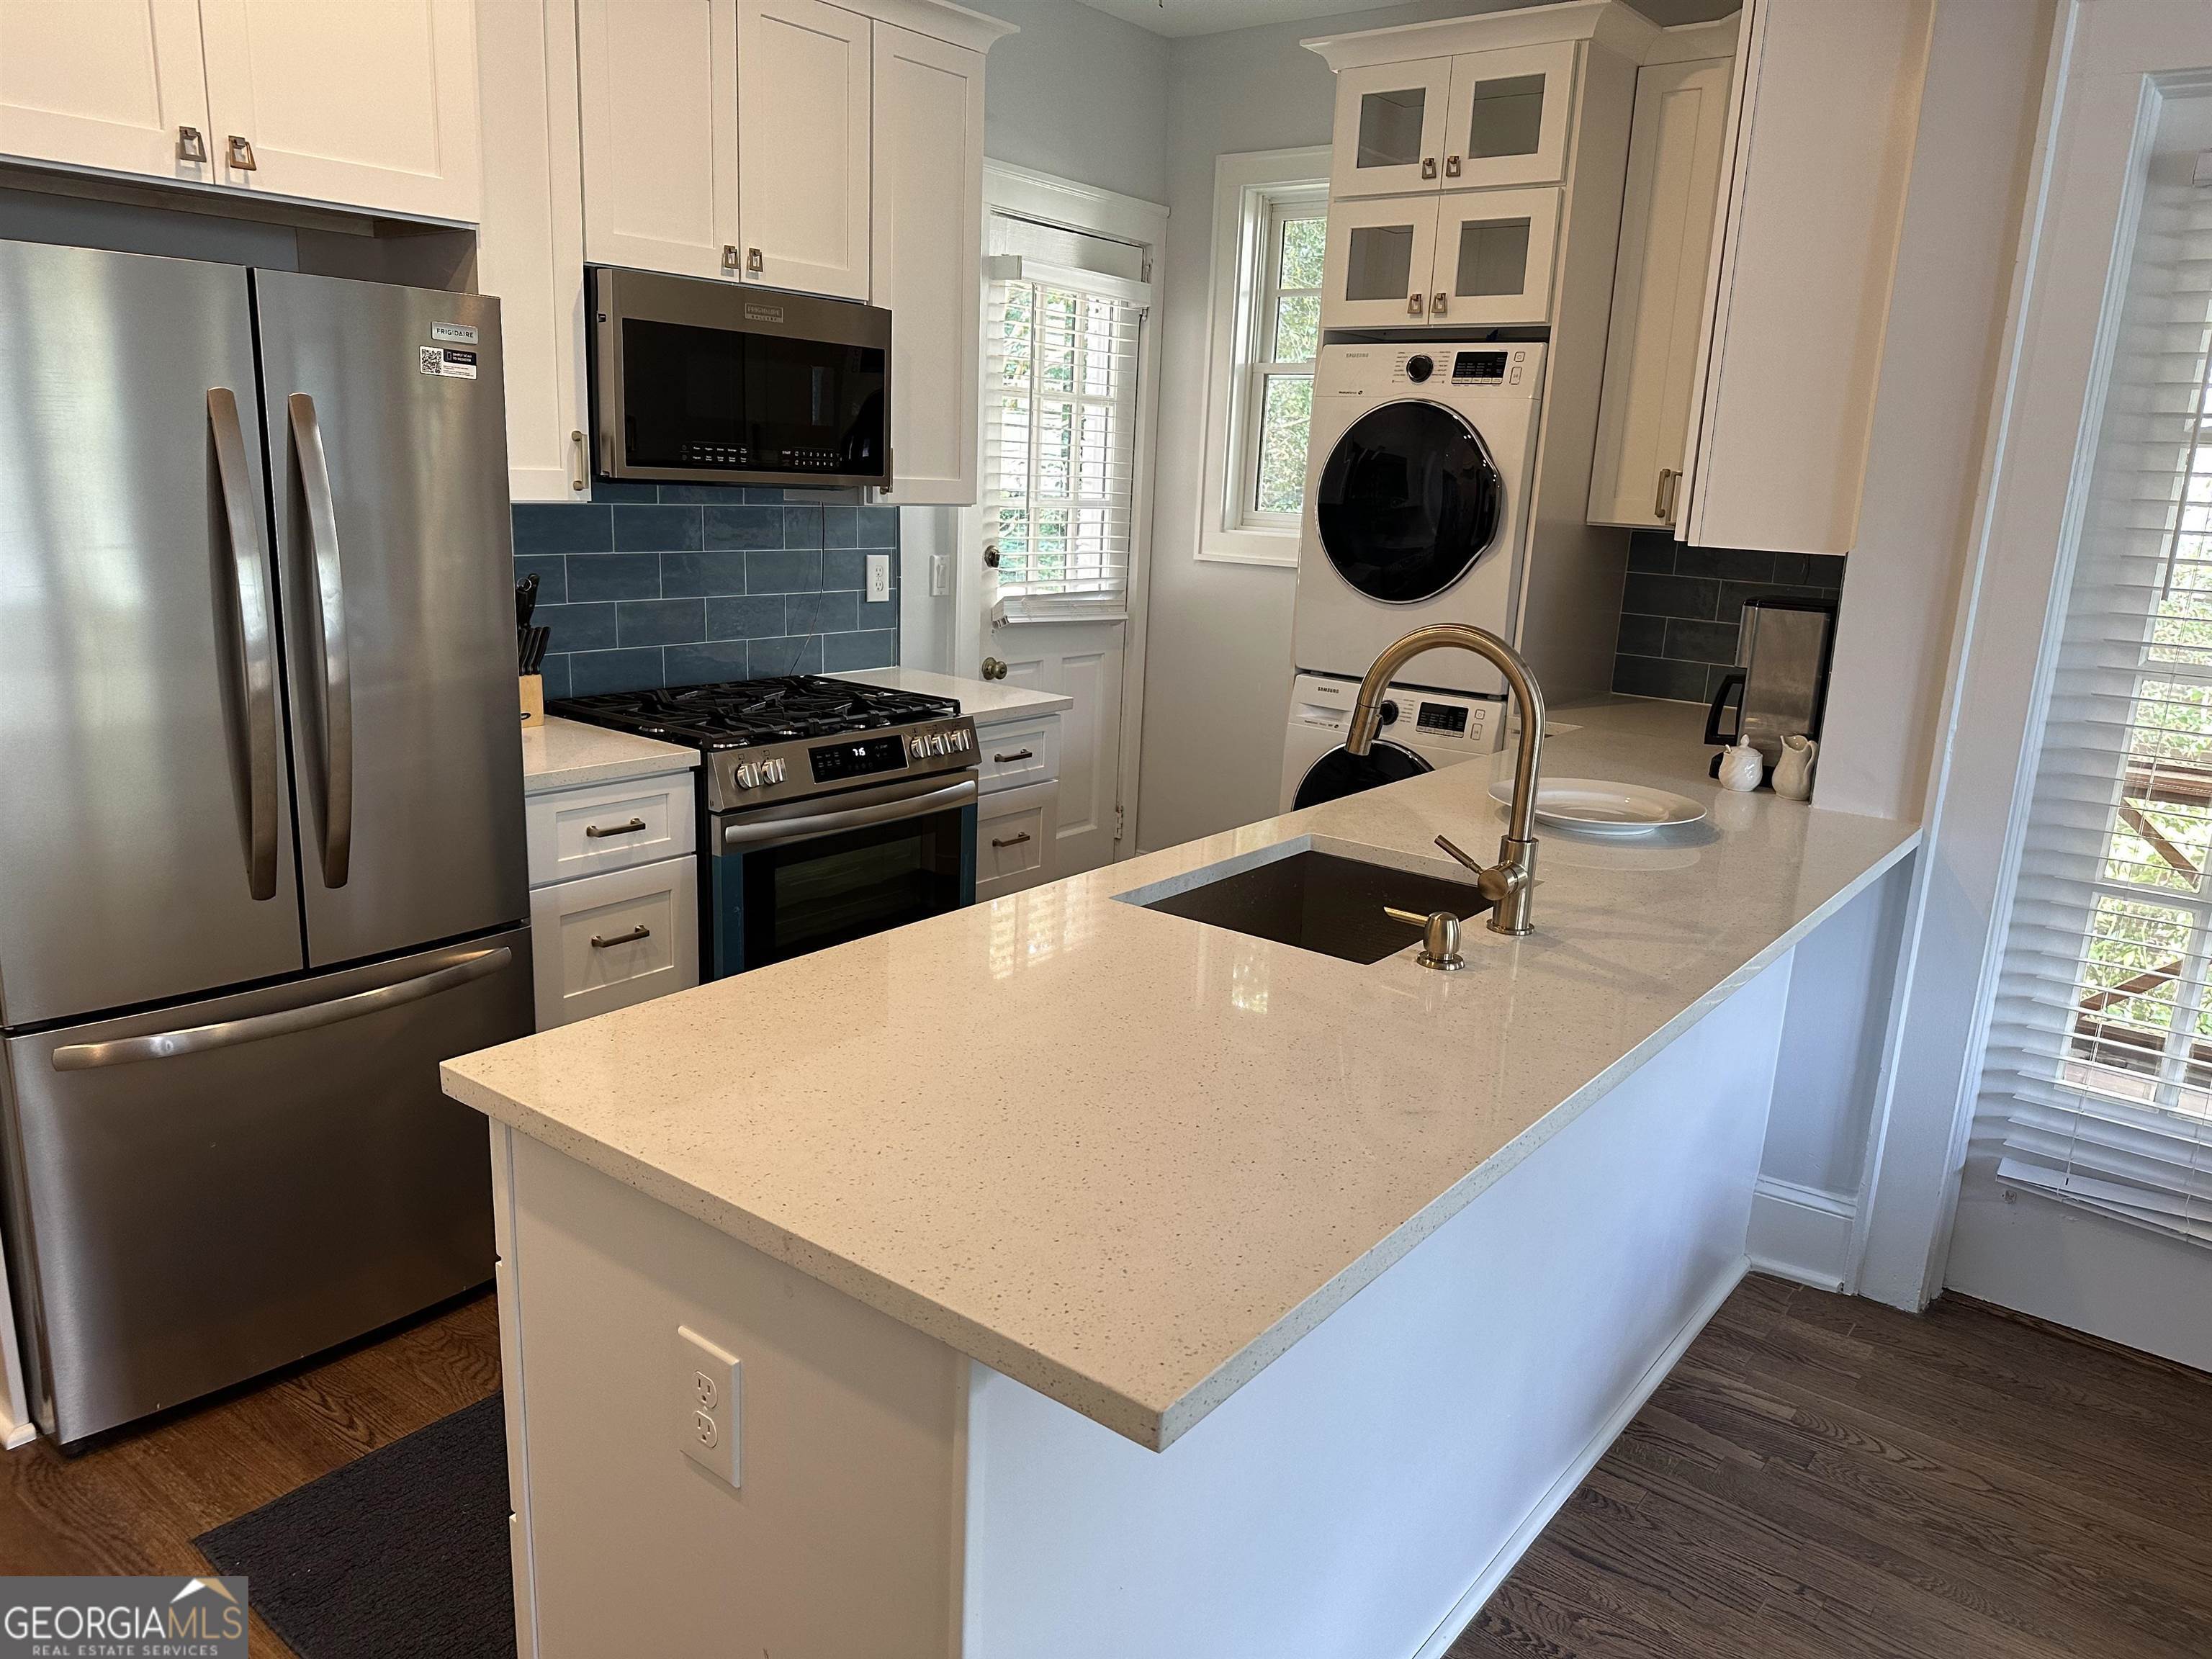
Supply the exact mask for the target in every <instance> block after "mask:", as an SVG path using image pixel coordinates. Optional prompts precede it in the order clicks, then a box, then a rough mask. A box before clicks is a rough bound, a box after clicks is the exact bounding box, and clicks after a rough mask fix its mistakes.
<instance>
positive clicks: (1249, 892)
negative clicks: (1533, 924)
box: [1141, 848, 1490, 962]
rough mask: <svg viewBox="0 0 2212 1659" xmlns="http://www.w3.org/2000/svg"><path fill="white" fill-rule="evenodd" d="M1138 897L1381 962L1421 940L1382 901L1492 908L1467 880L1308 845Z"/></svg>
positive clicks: (1195, 917) (1169, 911) (1460, 909)
mask: <svg viewBox="0 0 2212 1659" xmlns="http://www.w3.org/2000/svg"><path fill="white" fill-rule="evenodd" d="M1141 903H1142V905H1143V908H1146V909H1147V910H1158V911H1160V912H1162V913H1164V914H1165V915H1171V916H1183V917H1187V918H1188V919H1189V920H1190V921H1202V922H1205V923H1206V924H1207V925H1208V926H1209V927H1225V928H1227V929H1228V930H1229V931H1230V932H1231V933H1244V934H1248V935H1249V936H1250V937H1251V938H1254V939H1273V941H1274V942H1275V943H1276V944H1278V945H1296V946H1297V948H1298V949H1299V950H1301V951H1319V952H1320V953H1321V954H1322V955H1323V956H1329V957H1339V958H1340V959H1341V960H1343V961H1346V962H1380V961H1382V960H1383V957H1387V956H1392V955H1395V953H1396V952H1398V951H1402V950H1404V949H1405V948H1406V947H1407V945H1412V944H1414V943H1416V942H1417V941H1419V939H1420V937H1421V930H1420V929H1419V928H1418V927H1414V926H1413V924H1411V923H1410V922H1403V921H1392V920H1391V919H1390V917H1389V916H1388V915H1385V914H1384V913H1383V907H1384V906H1385V905H1390V906H1395V908H1398V909H1401V910H1412V911H1418V912H1419V913H1420V914H1421V915H1427V914H1428V913H1429V912H1430V911H1431V910H1449V911H1450V912H1452V913H1453V914H1454V915H1456V916H1458V917H1460V918H1461V919H1462V921H1464V920H1467V919H1468V918H1470V917H1473V916H1475V915H1480V913H1481V912H1483V911H1485V910H1487V909H1488V908H1490V901H1489V900H1487V899H1486V898H1484V897H1483V896H1482V895H1481V893H1480V891H1478V890H1476V889H1475V887H1474V884H1471V883H1468V882H1463V881H1450V880H1447V879H1445V878H1443V877H1441V876H1424V875H1418V874H1415V873H1414V872H1411V871H1407V870H1395V869H1392V868H1391V867H1390V866H1388V865H1382V864H1369V863H1367V862H1365V861H1364V860H1359V859H1350V858H1345V857H1342V856H1341V855H1340V854H1335V853H1318V852H1315V851H1314V850H1312V849H1311V848H1307V849H1306V850H1304V851H1303V852H1297V853H1293V854H1290V855H1289V856H1288V857H1286V858H1279V859H1272V860H1268V861H1267V863H1265V864H1256V865H1253V866H1250V867H1249V868H1248V869H1243V870H1239V871H1237V872H1236V873H1234V874H1233V875H1226V876H1218V877H1216V878H1214V879H1213V880H1212V881H1209V882H1206V883H1205V884H1202V885H1200V886H1197V887H1191V888H1186V889H1185V890H1182V891H1181V892H1178V893H1170V894H1168V895H1166V896H1164V897H1160V898H1155V899H1146V900H1143V901H1141Z"/></svg>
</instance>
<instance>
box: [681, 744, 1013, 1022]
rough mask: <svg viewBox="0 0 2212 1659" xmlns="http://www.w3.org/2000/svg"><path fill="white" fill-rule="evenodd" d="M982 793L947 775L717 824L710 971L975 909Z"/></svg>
mask: <svg viewBox="0 0 2212 1659" xmlns="http://www.w3.org/2000/svg"><path fill="white" fill-rule="evenodd" d="M975 797H976V788H975V778H974V776H973V775H969V776H966V777H962V778H959V779H957V780H956V781H950V782H948V781H946V780H945V775H943V774H942V773H940V774H939V775H937V776H935V777H932V778H926V779H925V778H917V779H914V780H911V781H903V782H900V783H893V784H885V785H883V786H881V787H877V788H872V789H855V790H852V791H849V792H848V793H844V794H841V795H836V796H833V797H831V798H830V799H829V800H828V801H823V800H811V801H794V802H793V803H792V804H791V805H788V806H782V807H770V808H768V809H766V810H765V811H756V812H727V813H724V814H722V815H721V816H720V817H715V818H712V819H710V820H708V823H709V831H710V835H711V837H712V839H711V841H710V842H709V847H708V904H709V906H710V915H709V917H708V921H709V923H710V926H709V929H708V935H709V942H708V947H707V957H708V961H707V970H708V974H709V975H711V976H712V977H714V978H716V979H720V978H723V977H725V976H726V975H731V974H738V973H743V972H744V971H745V969H749V968H764V967H766V966H767V965H768V964H769V963H771V962H783V961H786V960H787V959H788V958H790V957H799V956H805V954H806V953H807V952H808V951H820V950H823V949H826V948H827V947H828V946H829V945H842V944H844V943H845V942H846V941H847V940H848V939H861V938H865V937H866V935H868V934H870V933H883V932H884V931H885V930H886V929H888V928H892V927H904V926H905V925H906V924H907V923H908V922H909V921H921V920H922V918H924V917H925V916H934V915H942V914H944V913H945V911H947V910H957V909H959V908H962V907H963V906H965V905H969V904H973V903H974V902H975Z"/></svg>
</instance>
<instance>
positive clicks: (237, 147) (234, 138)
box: [230, 133, 261, 173]
mask: <svg viewBox="0 0 2212 1659" xmlns="http://www.w3.org/2000/svg"><path fill="white" fill-rule="evenodd" d="M230 164H231V166H233V167H236V168H237V169H238V170H239V171H240V173H258V172H259V171H260V170H261V164H260V163H259V162H258V161H255V160H254V159H253V146H252V144H249V143H246V140H245V139H243V138H241V137H239V136H238V135H237V134H236V133H232V134H231V135H230Z"/></svg>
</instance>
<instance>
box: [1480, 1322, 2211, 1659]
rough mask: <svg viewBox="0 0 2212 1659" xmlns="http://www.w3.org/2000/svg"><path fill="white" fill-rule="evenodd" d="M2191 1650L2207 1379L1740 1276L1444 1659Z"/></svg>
mask: <svg viewBox="0 0 2212 1659" xmlns="http://www.w3.org/2000/svg"><path fill="white" fill-rule="evenodd" d="M2206 1654H2212V1377H2207V1376H2203V1375H2202V1374H2200V1373H2197V1372H2194V1371H2189V1370H2184V1369H2182V1368H2180V1367H2178V1366H2171V1365H2166V1364H2162V1363H2160V1362H2158V1361H2154V1360H2149V1359H2146V1358H2142V1357H2141V1356H2139V1355H2135V1354H2131V1353H2127V1352H2124V1351H2120V1350H2116V1349H2112V1348H2108V1347H2105V1346H2100V1345H2096V1344H2093V1343H2090V1342H2087V1341H2084V1340H2079V1339H2075V1338H2072V1337H2069V1336H2067V1335H2064V1334H2060V1333H2057V1332H2054V1331H2051V1330H2047V1329H2044V1328H2038V1327H2035V1326H2033V1325H2030V1324H2027V1323H2024V1322H2020V1321H2017V1320H2014V1319H2010V1318H2008V1317H2005V1316H2001V1315H1999V1314H1998V1313H1996V1312H1995V1311H1994V1310H1990V1309H1987V1308H1984V1307H1981V1306H1979V1305H1978V1304H1973V1303H1971V1302H1962V1301H1960V1300H1957V1299H1953V1298H1947V1299H1945V1300H1944V1301H1942V1302H1939V1303H1937V1304H1936V1306H1935V1307H1934V1308H1933V1309H1931V1310H1929V1313H1928V1315H1927V1316H1925V1317H1923V1318H1919V1319H1915V1318H1912V1317H1910V1316H1906V1315H1904V1314H1900V1313H1897V1312H1895V1311H1893V1310H1890V1309H1887V1308H1882V1307H1879V1306H1876V1305H1875V1304H1872V1303H1868V1302H1860V1301H1854V1300H1850V1299H1848V1298H1845V1297H1836V1296H1828V1295H1825V1294H1823V1293H1821V1292H1820V1291H1808V1290H1802V1289H1797V1288H1795V1287H1792V1286H1790V1285H1783V1284H1780V1283H1778V1282H1777V1281H1775V1280H1772V1279H1748V1280H1747V1281H1745V1284H1744V1285H1743V1288H1742V1289H1741V1290H1739V1291H1737V1292H1736V1294H1735V1296H1734V1297H1731V1298H1730V1299H1729V1302H1728V1304H1727V1305H1726V1306H1725V1307H1724V1308H1723V1310H1721V1313H1720V1315H1719V1316H1718V1317H1717V1318H1716V1319H1715V1320H1714V1321H1713V1322H1712V1323H1711V1325H1710V1326H1708V1327H1707V1328H1706V1329H1705V1334H1703V1335H1702V1336H1700V1337H1699V1339H1698V1340H1697V1342H1696V1343H1695V1344H1694V1345H1693V1346H1692V1347H1691V1349H1690V1351H1689V1352H1688V1354H1687V1355H1686V1356H1685V1357H1684V1358H1683V1361H1682V1363H1681V1364H1680V1365H1679V1366H1678V1367H1676V1369H1675V1370H1674V1374H1673V1375H1672V1376H1669V1377H1668V1380H1667V1381H1666V1383H1663V1384H1662V1386H1661V1387H1660V1389H1659V1391H1658V1392H1657V1393H1656V1395H1653V1396H1652V1398H1651V1400H1650V1402H1649V1403H1648V1404H1647V1405H1646V1406H1645V1407H1644V1410H1643V1411H1642V1412H1641V1413H1638V1416H1637V1419H1636V1420H1635V1422H1634V1423H1633V1424H1632V1425H1631V1426H1630V1427H1629V1429H1628V1431H1627V1432H1626V1434H1624V1435H1623V1436H1622V1437H1621V1438H1620V1440H1619V1441H1618V1442H1617V1443H1615V1444H1614V1445H1613V1449H1611V1450H1610V1451H1608V1452H1607V1454H1606V1456H1605V1458H1604V1460H1603V1462H1601V1463H1600V1464H1599V1465H1598V1467H1597V1468H1596V1469H1595V1471H1593V1472H1592V1474H1591V1475H1590V1478H1589V1480H1587V1481H1585V1482H1584V1483H1583V1486H1582V1488H1581V1489H1580V1490H1579V1491H1578V1492H1576V1494H1575V1495H1574V1497H1573V1498H1571V1499H1570V1500H1569V1501H1568V1503H1567V1504H1566V1506H1565V1508H1564V1509H1563V1510H1560V1512H1559V1515H1558V1516H1556V1517H1555V1518H1554V1519H1553V1522H1552V1524H1551V1526H1550V1527H1548V1528H1547V1529H1546V1530H1545V1532H1544V1534H1543V1536H1542V1537H1541V1538H1540V1539H1539V1540H1538V1541H1537V1542H1536V1544H1535V1545H1534V1547H1533V1548H1531V1549H1530V1550H1529V1552H1528V1554H1526V1555H1525V1556H1523V1557H1522V1560H1521V1563H1520V1565H1518V1566H1517V1567H1516V1569H1515V1571H1514V1572H1513V1575H1512V1577H1510V1578H1509V1579H1507V1581H1506V1582H1505V1583H1504V1585H1503V1586H1502V1587H1501V1588H1500V1589H1499V1590H1498V1593H1497V1594H1496V1595H1493V1596H1492V1598H1491V1600H1490V1602H1489V1604H1488V1605H1487V1606H1486V1607H1484V1608H1483V1610H1482V1612H1481V1613H1479V1614H1477V1615H1476V1617H1475V1619H1474V1622H1473V1623H1472V1624H1471V1625H1470V1626H1468V1629H1467V1630H1466V1631H1465V1632H1462V1635H1461V1637H1460V1638H1459V1640H1458V1641H1457V1642H1456V1643H1455V1644H1454V1645H1453V1646H1452V1648H1451V1650H1450V1651H1449V1655H1448V1656H1447V1659H1499V1656H1504V1655H1512V1656H1515V1659H1528V1656H1530V1655H1539V1656H1547V1659H1630V1656H1634V1659H1829V1656H1835V1659H1844V1656H1850V1659H1873V1656H1897V1659H1980V1656H1990V1659H2052V1656H2059V1655H2065V1656H2078V1659H2107V1656H2114V1659H2117V1656H2121V1655H2125V1656H2128V1659H2183V1656H2194V1659H2203V1656H2204V1655H2206Z"/></svg>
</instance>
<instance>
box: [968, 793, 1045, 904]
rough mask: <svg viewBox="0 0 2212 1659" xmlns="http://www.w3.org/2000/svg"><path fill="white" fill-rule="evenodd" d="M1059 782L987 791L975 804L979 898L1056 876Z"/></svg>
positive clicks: (977, 895)
mask: <svg viewBox="0 0 2212 1659" xmlns="http://www.w3.org/2000/svg"><path fill="white" fill-rule="evenodd" d="M1059 797H1060V785H1059V784H1058V783H1057V782H1054V783H1032V784H1029V785H1026V786H1024V787H1022V788H1019V789H1004V790H1001V791H1000V792H999V793H996V794H993V795H986V796H984V797H983V798H982V799H981V801H980V802H979V803H978V804H977V805H976V808H975V902H977V903H979V904H980V903H981V902H984V901H985V900H986V899H994V898H997V897H999V896H1000V895H1002V894H1006V893H1018V892H1019V891H1020V890H1022V889H1023V888H1024V887H1034V886H1036V884H1038V883H1039V882H1041V881H1048V880H1050V879H1051V877H1052V872H1051V869H1050V867H1049V866H1050V864H1051V854H1052V842H1053V837H1054V836H1055V835H1056V834H1058V833H1059V829H1060V824H1059V813H1058V811H1057V810H1056V808H1057V804H1058V801H1059Z"/></svg>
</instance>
